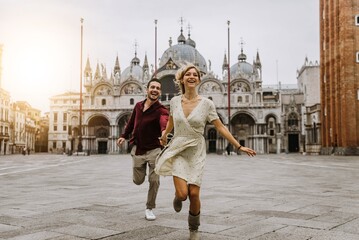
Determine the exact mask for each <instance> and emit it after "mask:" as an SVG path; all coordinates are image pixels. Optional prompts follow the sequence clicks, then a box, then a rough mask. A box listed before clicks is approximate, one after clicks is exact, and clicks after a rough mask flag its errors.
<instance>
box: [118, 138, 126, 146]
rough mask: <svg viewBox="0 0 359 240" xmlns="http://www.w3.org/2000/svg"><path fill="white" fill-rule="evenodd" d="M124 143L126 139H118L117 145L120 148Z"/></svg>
mask: <svg viewBox="0 0 359 240" xmlns="http://www.w3.org/2000/svg"><path fill="white" fill-rule="evenodd" d="M124 141H125V138H123V137H120V138H119V139H117V145H118V146H120V145H121V144H122V143H123V142H124Z"/></svg>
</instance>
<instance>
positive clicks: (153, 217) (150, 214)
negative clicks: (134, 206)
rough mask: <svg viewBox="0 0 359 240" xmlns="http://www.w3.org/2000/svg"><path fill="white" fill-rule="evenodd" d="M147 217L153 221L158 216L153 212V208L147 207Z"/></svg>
mask: <svg viewBox="0 0 359 240" xmlns="http://www.w3.org/2000/svg"><path fill="white" fill-rule="evenodd" d="M145 215H146V216H145V217H146V220H148V221H153V220H155V219H156V216H155V214H154V213H153V212H152V209H146V212H145Z"/></svg>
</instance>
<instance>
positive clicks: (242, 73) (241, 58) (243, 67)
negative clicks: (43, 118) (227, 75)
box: [231, 49, 256, 79]
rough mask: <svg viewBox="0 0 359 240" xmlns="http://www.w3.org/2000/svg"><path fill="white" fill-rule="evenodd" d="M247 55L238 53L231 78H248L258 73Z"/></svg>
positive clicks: (232, 67)
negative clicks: (247, 60) (248, 60)
mask: <svg viewBox="0 0 359 240" xmlns="http://www.w3.org/2000/svg"><path fill="white" fill-rule="evenodd" d="M246 59H247V56H246V55H245V54H244V53H243V49H242V51H241V53H240V54H239V55H238V62H237V63H236V64H234V65H232V66H231V79H237V78H243V77H244V78H248V77H251V76H252V75H254V74H255V73H256V71H255V69H254V67H253V65H252V64H250V63H248V62H246Z"/></svg>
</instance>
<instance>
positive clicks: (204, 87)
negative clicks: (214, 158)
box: [48, 30, 306, 154]
mask: <svg viewBox="0 0 359 240" xmlns="http://www.w3.org/2000/svg"><path fill="white" fill-rule="evenodd" d="M254 56H255V57H254V59H255V60H253V62H251V63H250V62H248V61H247V56H246V54H245V53H244V50H243V46H242V48H241V52H240V53H238V57H237V61H236V62H235V63H234V64H233V65H231V66H228V61H227V57H226V54H225V55H224V60H223V65H222V76H221V77H218V76H216V75H215V74H214V73H213V72H212V70H211V66H210V62H208V64H207V61H206V60H205V58H204V57H203V56H202V54H201V53H200V52H199V51H198V50H197V49H196V42H195V41H194V40H192V39H191V38H190V34H188V36H187V37H185V36H184V35H183V31H182V30H181V31H180V35H179V37H178V38H177V43H176V44H173V43H172V40H171V39H170V40H169V45H168V48H167V49H166V50H165V51H164V52H163V54H162V56H161V58H160V61H159V66H158V69H157V71H154V69H152V68H150V66H149V64H148V60H147V56H145V57H144V61H143V64H142V65H141V61H140V59H139V58H138V57H137V53H135V56H134V58H133V59H132V61H131V62H130V64H129V66H128V67H126V68H125V69H124V70H123V71H122V70H121V67H120V63H119V60H118V57H117V58H116V59H115V64H114V69H113V72H111V73H109V74H108V73H107V72H106V71H107V70H106V68H105V67H104V65H101V64H99V63H97V65H96V67H95V68H94V69H93V68H92V67H91V63H90V59H87V62H86V65H85V69H84V79H83V84H84V93H83V94H82V103H81V106H82V107H81V108H80V107H79V105H80V94H79V93H74V92H67V93H64V94H60V95H56V96H53V97H52V98H51V99H50V114H49V118H50V119H49V135H48V143H49V144H48V148H49V151H50V152H56V153H61V152H77V150H78V147H79V141H81V145H82V148H83V151H84V152H86V153H89V154H118V153H127V152H128V145H127V144H124V145H122V146H117V145H116V140H117V138H118V137H119V136H120V134H121V133H122V132H123V130H124V128H125V126H126V123H127V121H128V119H129V118H130V116H131V113H132V109H133V107H134V106H135V104H136V103H137V102H138V101H141V100H143V99H144V98H145V96H146V84H147V82H148V81H149V80H150V79H151V78H152V77H156V78H158V79H159V80H160V81H161V83H162V96H161V102H162V104H164V105H165V106H167V107H169V102H170V100H171V98H172V97H173V96H175V95H177V94H179V90H178V89H177V87H176V85H175V83H174V78H175V74H176V72H177V70H178V69H179V68H180V67H181V66H183V65H184V64H186V63H188V62H190V63H193V64H195V65H196V66H198V68H199V69H200V71H201V74H202V76H201V80H202V81H201V83H200V85H199V86H198V91H199V94H200V95H202V96H203V97H206V98H209V99H211V100H212V101H213V102H214V104H215V106H216V109H217V113H218V115H219V117H220V119H221V121H222V122H223V123H224V124H225V125H226V126H227V127H228V128H229V129H230V131H231V132H232V134H233V135H234V136H235V138H236V139H237V140H238V141H239V142H240V144H241V145H244V146H247V147H250V148H252V149H255V150H256V151H257V153H259V154H267V153H281V152H301V151H303V149H305V138H304V137H303V136H304V135H305V131H306V130H305V125H304V122H303V121H302V118H303V115H304V112H303V94H302V93H300V92H298V89H294V90H293V89H281V88H280V87H278V86H277V87H266V86H265V85H263V79H262V63H261V60H260V55H259V52H257V53H254ZM228 70H229V71H228ZM228 82H229V83H230V84H229V86H228ZM228 100H229V101H228ZM80 113H82V115H81V118H80ZM80 128H81V129H80ZM80 130H81V131H80ZM204 136H205V139H206V143H207V152H208V153H217V154H222V153H223V152H224V149H225V148H226V146H227V142H226V140H225V139H223V138H222V137H221V136H220V135H219V133H218V132H217V131H216V129H215V128H214V126H213V125H211V124H210V123H208V124H207V126H206V128H205V132H204Z"/></svg>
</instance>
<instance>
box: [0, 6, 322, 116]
mask: <svg viewBox="0 0 359 240" xmlns="http://www.w3.org/2000/svg"><path fill="white" fill-rule="evenodd" d="M81 18H83V19H84V22H83V38H82V39H83V45H82V46H83V50H82V55H83V67H84V66H85V62H86V59H87V57H89V59H90V63H91V67H92V69H93V71H94V70H95V67H96V64H97V63H99V64H103V65H104V66H106V69H107V73H108V74H110V72H111V71H112V69H113V67H114V64H115V59H116V56H118V58H119V61H120V67H121V70H122V71H123V70H124V69H125V68H126V67H128V66H129V65H130V62H131V60H132V58H133V57H134V56H135V51H137V57H138V58H139V59H140V60H141V63H140V64H141V65H142V64H143V60H144V57H145V54H147V57H148V61H149V64H150V65H151V64H153V65H154V63H155V23H154V21H155V19H156V20H157V57H158V58H160V57H161V56H162V53H163V52H164V51H165V50H166V49H167V48H168V47H169V43H168V42H169V38H170V37H171V38H172V41H173V45H174V44H177V37H178V36H179V34H180V29H181V21H180V19H181V18H182V19H183V20H184V21H183V31H184V35H185V36H186V37H187V34H188V29H190V33H191V39H193V40H194V41H195V42H196V49H197V50H198V51H199V52H200V53H201V55H202V56H203V57H204V58H205V59H206V61H207V65H208V62H209V61H211V70H212V71H213V72H214V74H216V75H218V76H219V78H222V64H223V59H224V54H225V53H226V52H227V50H228V43H229V49H230V53H229V56H230V59H229V60H230V65H233V64H235V63H236V62H237V61H238V60H237V57H238V55H239V54H240V51H241V47H243V51H244V53H245V54H246V55H247V61H248V62H249V63H252V62H253V59H254V58H255V56H256V53H257V51H258V52H259V55H260V59H261V62H262V73H263V76H262V80H263V85H271V84H277V83H278V82H280V83H282V84H296V77H297V70H298V69H300V68H301V67H302V66H303V64H304V61H305V58H306V57H308V60H309V61H312V62H315V61H319V54H320V53H319V0H300V1H298V0H271V1H268V0H251V1H248V0H246V1H244V0H221V1H219V0H181V1H175V2H171V3H169V2H168V1H164V0H121V1H119V0H0V44H2V45H3V57H2V74H1V87H2V88H3V89H5V90H6V91H8V92H9V93H10V95H11V99H12V101H27V102H28V103H29V104H30V105H31V106H32V107H34V108H37V109H39V110H41V111H42V113H43V112H46V111H49V105H50V100H49V98H50V97H51V96H55V95H58V94H62V93H65V92H67V91H76V92H79V91H80V63H81V22H80V19H81ZM227 21H230V25H229V39H228V25H227ZM188 26H190V28H188ZM157 63H159V61H157Z"/></svg>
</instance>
